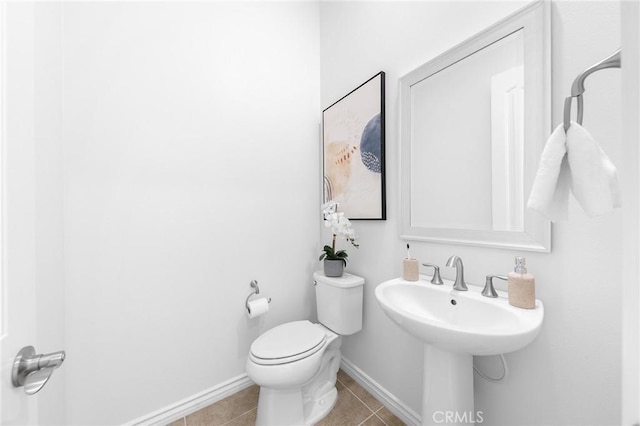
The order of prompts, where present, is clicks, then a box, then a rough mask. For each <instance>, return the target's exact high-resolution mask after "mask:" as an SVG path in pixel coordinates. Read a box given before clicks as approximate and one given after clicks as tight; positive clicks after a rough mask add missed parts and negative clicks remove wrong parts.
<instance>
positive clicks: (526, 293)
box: [507, 256, 536, 309]
mask: <svg viewBox="0 0 640 426" xmlns="http://www.w3.org/2000/svg"><path fill="white" fill-rule="evenodd" d="M507 293H508V294H509V304H510V305H513V306H515V307H518V308H524V309H533V308H535V307H536V279H535V278H534V276H533V275H532V274H529V273H527V263H526V260H525V258H524V257H522V256H518V257H516V266H515V267H514V268H513V272H509V273H508V274H507Z"/></svg>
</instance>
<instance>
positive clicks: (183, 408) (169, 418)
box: [124, 374, 253, 426]
mask: <svg viewBox="0 0 640 426" xmlns="http://www.w3.org/2000/svg"><path fill="white" fill-rule="evenodd" d="M251 385H253V382H252V381H251V379H250V378H249V377H248V376H247V375H246V374H241V375H240V376H237V377H234V378H233V379H230V380H227V381H226V382H223V383H220V384H219V385H216V386H213V387H212V388H209V389H207V390H204V391H202V392H199V393H197V394H195V395H193V396H190V397H188V398H185V399H183V400H181V401H178V402H176V403H175V404H171V405H169V406H167V407H165V408H161V409H160V410H156V411H154V412H153V413H150V414H147V415H145V416H142V417H140V418H137V419H135V420H132V421H130V422H128V423H125V425H124V426H155V425H158V426H160V425H167V424H169V423H171V422H173V421H175V420H178V419H180V418H182V417H185V416H187V415H189V414H191V413H195V412H196V411H198V410H200V409H201V408H204V407H206V406H208V405H211V404H213V403H214V402H218V401H220V400H221V399H224V398H226V397H228V396H230V395H233V394H234V393H236V392H240V391H241V390H243V389H246V388H248V387H249V386H251Z"/></svg>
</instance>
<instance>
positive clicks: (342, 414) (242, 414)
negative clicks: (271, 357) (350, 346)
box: [169, 370, 404, 426]
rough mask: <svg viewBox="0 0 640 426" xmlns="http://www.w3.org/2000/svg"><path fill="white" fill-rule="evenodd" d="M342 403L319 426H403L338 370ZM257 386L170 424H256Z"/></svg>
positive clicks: (249, 425) (219, 425)
mask: <svg viewBox="0 0 640 426" xmlns="http://www.w3.org/2000/svg"><path fill="white" fill-rule="evenodd" d="M336 388H337V389H338V402H337V403H336V406H335V407H334V408H333V410H332V411H331V412H330V413H329V414H328V415H327V417H325V418H324V419H322V420H321V421H320V423H318V426H359V425H362V426H372V425H374V426H375V425H379V426H384V425H387V426H400V425H404V423H402V422H401V421H400V419H398V418H397V417H396V416H394V415H393V413H391V411H389V410H388V409H387V408H386V407H385V406H384V405H382V403H380V402H379V401H378V400H376V399H375V398H374V397H373V396H371V394H369V393H368V392H367V391H366V390H364V388H363V387H362V386H360V385H359V384H358V383H356V381H355V380H353V379H352V378H351V377H349V376H348V375H347V374H346V373H345V372H344V371H342V370H339V371H338V382H337V383H336ZM259 391H260V388H259V387H258V386H256V385H253V386H251V387H248V388H247V389H243V390H241V391H240V392H238V393H236V394H234V395H231V396H229V397H228V398H225V399H223V400H222V401H218V402H216V403H215V404H212V405H210V406H208V407H205V408H203V409H202V410H199V411H196V412H195V413H193V414H190V415H188V416H187V417H184V418H182V419H179V420H176V421H175V422H173V423H171V424H170V425H169V426H223V425H224V426H253V425H254V424H255V421H256V410H257V406H258V394H259Z"/></svg>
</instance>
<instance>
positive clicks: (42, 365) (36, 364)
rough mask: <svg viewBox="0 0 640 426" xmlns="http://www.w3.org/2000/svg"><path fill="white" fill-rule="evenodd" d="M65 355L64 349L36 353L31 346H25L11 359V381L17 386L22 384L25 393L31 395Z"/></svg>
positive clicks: (62, 360) (43, 382) (61, 361)
mask: <svg viewBox="0 0 640 426" xmlns="http://www.w3.org/2000/svg"><path fill="white" fill-rule="evenodd" d="M65 356H66V355H65V352H64V351H59V352H53V353H50V354H44V355H43V354H36V350H35V349H34V347H33V346H25V347H24V348H22V349H20V352H18V355H16V359H15V360H14V361H13V369H12V370H11V383H13V386H15V387H17V388H18V387H20V386H24V391H25V392H26V394H27V395H33V394H35V393H37V392H38V391H39V390H40V389H42V387H43V386H44V385H45V384H46V383H47V381H48V380H49V378H50V377H51V374H53V370H55V369H56V368H58V367H60V366H61V365H62V363H63V362H64V358H65Z"/></svg>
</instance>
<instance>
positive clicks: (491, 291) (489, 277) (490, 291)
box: [482, 275, 507, 297]
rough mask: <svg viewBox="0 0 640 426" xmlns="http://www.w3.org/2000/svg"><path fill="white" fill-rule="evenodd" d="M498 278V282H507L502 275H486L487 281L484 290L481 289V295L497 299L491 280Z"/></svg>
mask: <svg viewBox="0 0 640 426" xmlns="http://www.w3.org/2000/svg"><path fill="white" fill-rule="evenodd" d="M494 278H498V279H500V280H505V281H506V280H507V277H505V276H504V275H487V280H486V281H485V283H484V288H483V289H482V295H483V296H486V297H498V293H496V289H495V288H493V279H494Z"/></svg>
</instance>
